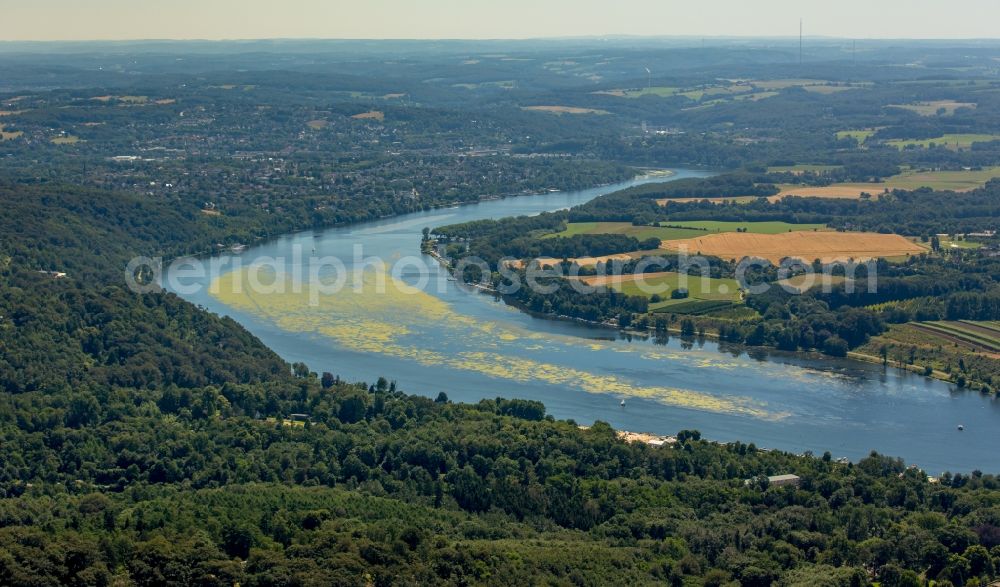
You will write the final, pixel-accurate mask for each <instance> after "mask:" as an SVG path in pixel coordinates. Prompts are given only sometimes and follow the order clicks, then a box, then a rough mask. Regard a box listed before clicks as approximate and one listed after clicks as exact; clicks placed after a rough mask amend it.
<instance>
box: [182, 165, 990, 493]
mask: <svg viewBox="0 0 1000 587" xmlns="http://www.w3.org/2000/svg"><path fill="white" fill-rule="evenodd" d="M700 175H702V174H701V173H700V172H694V171H685V170H677V171H676V174H675V175H674V176H673V177H672V178H671V179H678V178H683V177H697V176H700ZM647 181H663V179H662V178H659V179H657V178H645V179H639V180H635V181H631V182H626V183H624V184H618V185H614V186H609V187H605V188H598V189H592V190H584V191H578V192H566V193H551V194H544V195H539V196H530V197H518V198H508V199H504V200H496V201H489V202H483V203H479V204H473V205H468V206H463V207H459V208H452V209H439V210H433V211H428V212H420V213H414V214H408V215H405V216H399V217H395V218H392V219H387V220H380V221H375V222H368V223H363V224H357V225H353V226H349V227H342V228H332V229H327V230H321V231H307V232H301V233H296V234H291V235H288V236H285V237H283V238H279V239H276V240H274V241H272V242H268V243H266V244H263V245H260V246H255V247H251V248H249V249H247V250H246V251H243V252H241V253H239V254H238V255H235V256H233V257H230V258H227V259H221V260H220V265H221V266H222V269H221V270H220V271H217V272H215V273H211V272H209V273H210V274H206V275H200V276H195V277H187V278H183V279H181V278H180V275H179V273H178V272H176V271H175V272H174V273H168V274H167V276H166V277H167V279H166V280H165V285H167V287H168V289H172V290H174V291H176V292H177V293H179V294H180V295H182V297H184V298H185V299H187V300H189V301H191V302H193V303H196V304H199V305H201V306H203V307H205V308H207V309H208V310H210V311H213V312H216V313H218V314H223V315H228V316H231V317H232V318H234V319H235V320H237V321H238V322H240V323H241V324H243V325H244V326H245V327H246V328H247V329H248V330H250V331H251V332H252V333H254V334H255V335H256V336H258V337H259V338H260V339H261V340H262V341H263V342H264V343H265V344H267V345H268V346H269V347H271V348H272V349H274V350H275V351H276V352H277V353H278V354H280V355H281V356H282V357H283V358H285V359H286V360H288V361H290V362H297V361H302V362H305V363H306V364H308V365H309V366H310V368H311V369H312V370H314V371H317V372H322V371H329V372H332V373H335V374H338V375H340V376H341V377H342V378H344V379H347V380H351V381H368V382H372V381H374V380H375V379H376V378H377V377H379V376H385V377H386V378H388V379H394V380H396V381H397V382H398V385H399V387H400V388H401V389H402V390H404V391H407V392H409V393H419V394H424V395H428V396H431V397H434V396H436V395H437V394H438V393H439V392H441V391H443V392H445V393H446V394H447V395H448V397H449V398H450V399H451V400H453V401H464V402H476V401H478V400H480V399H483V398H494V397H501V396H502V397H507V398H514V397H517V398H527V399H535V400H540V401H542V402H544V403H545V405H546V407H547V409H548V412H549V413H550V414H552V415H554V416H556V417H558V418H572V419H574V420H576V421H577V422H578V423H580V424H590V423H592V422H594V421H595V420H603V421H606V422H609V423H610V424H611V425H612V426H614V427H615V428H617V429H624V430H631V431H637V432H652V433H657V434H673V433H675V432H677V431H679V430H682V429H698V430H700V431H701V432H702V434H703V435H704V436H705V437H707V438H710V439H713V440H718V441H730V440H740V441H743V442H754V443H756V444H757V445H758V446H760V447H768V448H778V449H783V450H790V451H794V452H804V451H813V452H815V453H816V454H821V453H822V452H824V451H830V452H831V453H832V454H833V456H834V457H841V456H846V457H848V458H850V459H852V460H856V459H858V458H861V457H863V456H865V455H867V454H868V453H869V452H870V451H872V450H877V451H879V452H880V453H882V454H888V455H893V456H900V457H903V458H905V459H906V460H907V462H908V463H914V464H917V465H919V466H921V467H923V468H925V469H926V470H927V471H928V473H930V474H938V473H940V472H942V471H945V470H950V471H965V472H967V471H972V470H974V469H980V470H983V471H987V472H994V473H1000V453H998V451H996V450H995V447H994V444H995V441H996V438H997V436H996V433H995V432H990V430H994V427H995V426H996V425H997V424H998V423H1000V403H998V402H997V400H994V399H992V398H988V397H984V396H982V395H980V394H979V393H976V392H967V391H961V390H956V389H954V387H953V386H950V385H948V384H946V383H943V382H940V381H935V380H931V379H927V378H924V377H921V376H918V375H914V374H910V373H904V372H900V371H897V370H895V369H891V368H890V369H883V368H882V367H881V366H879V365H871V364H866V363H858V362H854V361H847V360H838V359H831V358H825V357H811V356H805V355H794V354H785V353H778V352H767V351H754V350H751V351H750V353H749V354H748V352H747V351H746V350H745V349H738V350H732V349H725V348H723V349H720V348H719V345H717V344H715V343H714V342H711V341H703V342H691V341H682V340H680V339H679V338H676V337H675V338H671V339H670V340H669V341H652V340H649V339H645V338H637V337H626V336H624V335H622V334H619V333H618V332H616V331H612V330H605V329H597V328H592V327H588V326H585V325H581V324H576V323H571V322H559V321H552V320H545V319H540V318H534V317H531V316H528V315H526V314H524V313H522V312H519V311H517V310H515V309H513V308H510V307H508V306H506V305H505V304H504V303H502V302H499V301H496V300H494V299H493V298H492V297H491V296H488V295H483V294H480V293H477V292H474V291H468V290H467V289H465V288H463V287H459V286H458V284H456V283H455V282H454V281H450V280H449V279H447V275H446V272H445V271H444V270H443V269H441V268H440V267H439V266H438V265H437V264H436V263H434V262H433V261H432V260H431V259H430V258H429V257H426V256H421V255H420V254H419V245H420V238H421V230H422V229H423V228H424V227H425V226H427V227H435V226H442V225H445V224H453V223H457V222H465V221H469V220H475V219H483V218H502V217H507V216H516V215H525V214H537V213H540V212H542V211H547V210H557V209H562V208H566V207H569V206H574V205H577V204H580V203H583V202H586V201H588V200H590V199H592V198H594V197H596V196H598V195H600V194H603V193H607V192H609V191H612V190H615V189H619V188H621V187H625V186H627V185H634V184H636V183H640V182H647ZM314 251H315V253H314ZM312 256H315V257H320V256H329V257H335V258H337V259H339V260H340V261H341V262H342V263H343V264H344V266H345V267H346V269H347V272H348V275H345V277H346V278H347V281H346V287H345V288H344V289H341V290H340V291H339V292H338V293H336V294H332V295H320V290H319V289H318V288H316V286H315V284H316V283H321V284H325V285H327V286H328V285H330V283H331V281H333V280H335V276H336V275H337V274H343V273H344V272H343V271H342V270H341V269H340V268H339V267H332V268H331V267H326V266H321V267H320V268H319V269H315V271H316V274H315V275H314V276H313V278H310V271H313V270H314V269H307V268H305V267H306V265H308V263H307V261H304V260H302V259H301V257H306V258H308V257H312ZM372 258H380V259H382V260H384V261H385V263H386V264H387V271H385V272H382V271H379V270H377V268H376V269H373V268H372V267H373V266H374V264H373V263H371V259H372ZM261 259H265V261H261ZM358 260H361V261H362V262H361V263H360V265H364V266H365V267H366V268H367V269H366V271H364V272H363V273H360V272H359V273H356V274H355V273H353V269H354V268H355V267H356V266H357V265H359V263H357V261H358ZM254 262H257V263H259V264H262V267H263V268H262V269H259V270H256V273H254V270H251V269H248V267H250V266H251V265H252V264H253V263H254ZM237 263H240V264H241V267H237V266H236V264H237ZM333 265H335V264H333ZM314 266H315V263H313V265H308V267H314ZM251 273H253V275H251ZM252 279H256V281H255V282H254V281H251V280H252ZM383 279H384V280H385V283H386V285H385V287H384V288H381V287H380V281H381V280H383ZM258 282H259V283H258ZM261 283H263V284H265V286H266V287H263V288H262V287H260V284H261ZM254 284H256V285H258V287H256V288H254V287H251V286H252V285H254ZM278 286H284V291H281V288H280V287H278ZM268 287H270V289H271V290H274V291H271V292H268V291H266V290H267V289H268ZM383 289H384V291H383ZM622 400H624V401H625V405H624V406H623V405H621V401H622ZM960 424H961V425H964V427H965V430H964V431H959V430H958V425H960Z"/></svg>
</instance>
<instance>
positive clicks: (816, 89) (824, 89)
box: [802, 86, 860, 95]
mask: <svg viewBox="0 0 1000 587" xmlns="http://www.w3.org/2000/svg"><path fill="white" fill-rule="evenodd" d="M802 89H803V90H805V91H807V92H812V93H814V94H823V95H829V94H837V93H840V92H847V91H849V90H857V89H860V87H859V86H803V87H802Z"/></svg>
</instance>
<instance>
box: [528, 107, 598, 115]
mask: <svg viewBox="0 0 1000 587" xmlns="http://www.w3.org/2000/svg"><path fill="white" fill-rule="evenodd" d="M521 110H527V111H529V112H546V113H548V114H556V115H562V114H611V113H610V112H608V111H607V110H600V109H597V108H578V107H576V106H522V107H521Z"/></svg>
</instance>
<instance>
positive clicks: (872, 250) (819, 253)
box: [663, 232, 927, 264]
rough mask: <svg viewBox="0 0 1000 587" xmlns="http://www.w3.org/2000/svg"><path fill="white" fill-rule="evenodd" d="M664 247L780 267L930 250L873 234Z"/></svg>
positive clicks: (738, 237)
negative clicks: (796, 262) (788, 263)
mask: <svg viewBox="0 0 1000 587" xmlns="http://www.w3.org/2000/svg"><path fill="white" fill-rule="evenodd" d="M663 248H665V249H667V250H671V251H680V250H686V251H687V252H688V254H691V255H696V254H698V255H710V256H715V257H720V258H722V259H733V260H739V259H742V258H744V257H757V258H761V259H767V260H768V261H770V262H772V263H774V264H778V263H780V262H781V260H782V259H784V258H786V257H794V258H797V259H802V260H803V261H806V262H809V263H811V262H812V261H813V260H815V259H819V260H820V261H822V262H823V263H832V262H834V261H848V260H850V259H853V260H855V261H866V260H869V259H876V258H879V257H905V256H906V255H914V254H919V253H923V252H925V251H926V250H927V249H925V248H924V247H921V246H920V245H918V244H916V243H914V242H911V241H909V240H907V239H906V238H904V237H902V236H899V235H898V234H878V233H872V232H785V233H779V234H753V233H737V232H727V233H721V234H710V235H706V236H700V237H697V238H691V239H685V240H676V241H666V242H664V243H663Z"/></svg>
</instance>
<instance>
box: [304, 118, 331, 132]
mask: <svg viewBox="0 0 1000 587" xmlns="http://www.w3.org/2000/svg"><path fill="white" fill-rule="evenodd" d="M329 124H330V123H329V122H327V121H326V120H310V121H309V122H307V123H306V126H308V127H309V128H311V129H312V130H323V129H324V128H326V127H327V126H328V125H329Z"/></svg>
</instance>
